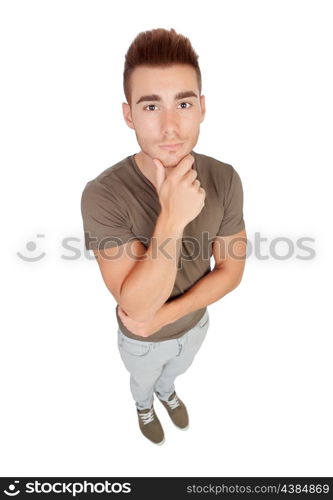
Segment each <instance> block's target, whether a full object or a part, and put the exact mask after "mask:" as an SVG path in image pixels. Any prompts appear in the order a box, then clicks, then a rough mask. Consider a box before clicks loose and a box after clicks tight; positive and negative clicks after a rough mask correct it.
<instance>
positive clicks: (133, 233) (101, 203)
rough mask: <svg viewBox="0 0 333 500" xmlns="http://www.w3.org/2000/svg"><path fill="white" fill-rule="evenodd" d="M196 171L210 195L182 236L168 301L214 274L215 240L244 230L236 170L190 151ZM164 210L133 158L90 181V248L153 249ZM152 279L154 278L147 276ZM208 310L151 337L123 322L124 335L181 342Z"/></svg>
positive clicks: (85, 213) (86, 211)
mask: <svg viewBox="0 0 333 500" xmlns="http://www.w3.org/2000/svg"><path fill="white" fill-rule="evenodd" d="M191 154H192V155H193V157H194V163H193V165H192V168H194V169H195V170H196V171H197V174H198V175H197V179H198V180H199V181H200V185H201V186H202V187H203V188H204V189H205V191H206V198H205V206H204V207H203V209H202V210H201V212H200V213H199V215H198V216H197V217H195V219H193V220H192V221H191V222H190V223H189V224H187V225H186V226H185V228H184V231H183V237H182V247H181V249H180V257H179V261H178V265H177V276H176V280H175V284H174V287H173V290H172V293H171V295H170V297H169V299H168V301H169V300H171V299H175V298H177V297H179V296H181V295H182V294H184V293H185V292H186V291H187V290H188V289H189V288H191V287H192V286H193V285H194V284H195V283H196V282H197V281H198V280H200V279H201V278H202V277H203V276H205V275H206V274H208V273H209V272H210V271H211V267H210V257H211V256H212V243H213V240H214V237H216V236H229V235H232V234H235V233H238V232H239V231H241V230H242V229H244V228H245V222H244V219H243V189H242V183H241V179H240V177H239V174H238V173H237V172H236V170H235V169H234V167H233V166H232V165H229V164H227V163H223V162H221V161H219V160H216V159H215V158H212V157H210V156H206V155H204V154H200V153H196V152H195V151H193V150H192V151H191ZM160 210H161V205H160V202H159V198H158V194H157V191H156V189H155V186H154V185H153V184H152V183H151V182H150V181H149V180H148V179H147V177H146V176H145V175H144V174H143V173H142V172H141V170H140V169H139V167H138V165H137V164H136V161H135V159H134V154H133V155H130V156H127V158H124V159H123V160H121V161H120V162H118V163H116V164H115V165H113V166H112V167H109V168H107V169H106V170H104V171H103V172H101V173H100V174H99V175H97V177H95V178H94V179H92V180H91V181H89V182H87V184H86V186H85V188H84V190H83V193H82V198H81V212H82V219H83V227H84V238H85V247H86V249H87V250H90V249H93V248H110V247H115V246H119V245H123V244H124V243H126V242H127V241H129V240H131V239H138V240H140V241H141V243H142V244H143V245H144V246H145V247H146V248H148V246H149V242H150V239H151V237H152V235H153V232H154V228H155V224H156V219H157V217H158V215H159V213H160ZM147 279H149V276H147ZM205 312H206V307H204V308H201V309H198V310H196V311H194V312H191V313H189V314H186V315H185V316H183V317H182V318H179V319H178V320H177V321H175V322H173V323H170V324H168V325H166V326H164V327H163V328H161V329H160V330H158V331H157V332H155V333H153V334H152V335H151V336H149V337H146V338H144V337H141V336H138V335H135V334H134V333H132V332H130V331H129V330H128V329H127V328H126V327H125V325H124V324H123V323H122V322H121V319H120V318H119V316H118V311H117V309H116V317H117V321H118V325H119V328H120V330H121V331H122V332H123V333H124V334H125V335H127V336H128V337H130V338H133V339H137V340H142V341H149V342H151V341H156V342H159V341H161V340H169V339H174V338H178V337H181V336H182V335H184V334H185V333H186V332H188V331H189V330H190V329H191V328H193V326H194V325H195V324H196V323H197V322H198V321H199V320H200V319H201V318H202V316H203V315H204V313H205Z"/></svg>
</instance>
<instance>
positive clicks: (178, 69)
mask: <svg viewBox="0 0 333 500" xmlns="http://www.w3.org/2000/svg"><path fill="white" fill-rule="evenodd" d="M131 92H132V95H131V99H132V100H131V107H130V106H129V104H127V103H123V113H124V118H125V121H126V123H127V125H128V126H129V127H130V128H132V129H134V130H135V135H136V138H137V141H138V143H139V146H140V148H141V150H142V151H143V152H144V153H145V154H146V155H148V157H150V158H151V159H153V158H158V159H159V160H161V162H162V163H163V165H164V166H166V167H173V166H176V165H177V164H178V163H179V162H180V160H181V159H182V158H183V157H184V156H186V155H187V154H188V153H190V152H191V150H192V149H193V148H194V146H195V144H196V143H197V141H198V137H199V132H200V123H201V122H202V121H203V120H204V115H205V98H204V96H199V88H198V82H197V77H196V72H195V70H194V68H192V67H191V66H189V65H185V64H175V65H172V66H170V67H165V68H163V67H153V68H152V67H148V66H139V67H137V68H135V70H134V71H133V73H132V75H131ZM180 92H183V93H184V92H186V93H187V92H191V94H195V95H192V96H186V95H185V94H184V95H183V96H177V94H179V93H180ZM153 94H154V96H153ZM138 101H140V102H138ZM176 143H181V145H180V146H177V147H174V148H172V149H166V148H163V147H162V146H163V145H169V144H176Z"/></svg>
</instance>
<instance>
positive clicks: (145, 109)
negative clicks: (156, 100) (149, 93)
mask: <svg viewBox="0 0 333 500" xmlns="http://www.w3.org/2000/svg"><path fill="white" fill-rule="evenodd" d="M180 104H188V105H189V107H191V106H193V104H191V103H190V102H185V101H184V102H181V103H180ZM151 106H156V104H148V106H146V107H145V108H143V109H144V111H154V110H153V109H147V108H149V107H151ZM182 109H188V108H182Z"/></svg>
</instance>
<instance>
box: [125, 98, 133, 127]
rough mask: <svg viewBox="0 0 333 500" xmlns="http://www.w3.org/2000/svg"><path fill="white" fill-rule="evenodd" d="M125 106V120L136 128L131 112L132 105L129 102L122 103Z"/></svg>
mask: <svg viewBox="0 0 333 500" xmlns="http://www.w3.org/2000/svg"><path fill="white" fill-rule="evenodd" d="M122 107H123V115H124V120H125V122H126V124H127V125H128V126H129V128H132V129H133V130H134V124H133V120H132V113H131V107H130V105H129V104H128V103H127V102H123V103H122Z"/></svg>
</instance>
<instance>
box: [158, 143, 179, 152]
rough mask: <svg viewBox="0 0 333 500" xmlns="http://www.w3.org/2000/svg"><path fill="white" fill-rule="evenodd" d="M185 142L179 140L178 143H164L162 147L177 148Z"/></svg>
mask: <svg viewBox="0 0 333 500" xmlns="http://www.w3.org/2000/svg"><path fill="white" fill-rule="evenodd" d="M183 144H184V143H183V142H178V143H177V144H163V145H161V146H160V148H161V149H167V150H168V149H177V148H179V147H180V146H182V145H183Z"/></svg>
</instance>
